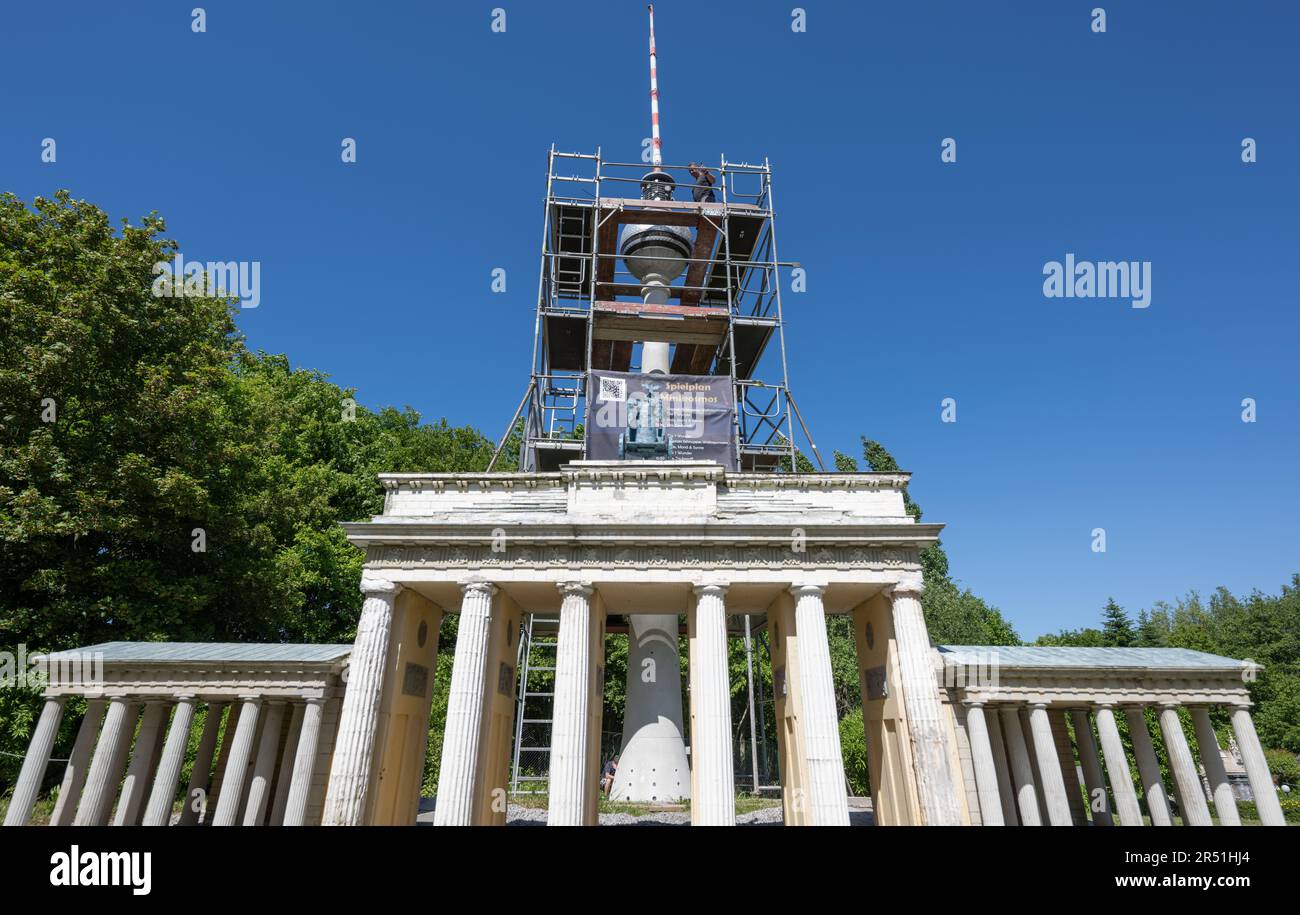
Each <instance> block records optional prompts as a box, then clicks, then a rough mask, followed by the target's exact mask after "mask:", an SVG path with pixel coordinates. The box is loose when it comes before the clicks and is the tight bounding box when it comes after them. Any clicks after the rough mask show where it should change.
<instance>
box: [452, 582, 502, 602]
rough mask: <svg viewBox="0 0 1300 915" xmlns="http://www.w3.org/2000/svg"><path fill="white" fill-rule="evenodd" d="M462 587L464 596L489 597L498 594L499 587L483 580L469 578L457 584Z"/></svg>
mask: <svg viewBox="0 0 1300 915" xmlns="http://www.w3.org/2000/svg"><path fill="white" fill-rule="evenodd" d="M457 584H459V585H460V590H461V593H462V594H465V595H467V596H468V595H470V594H485V595H487V596H488V597H491V596H492V595H494V594H496V593H497V590H498V588H497V586H496V585H494V584H492V582H490V581H487V580H486V579H483V578H467V579H465V580H464V581H461V582H457Z"/></svg>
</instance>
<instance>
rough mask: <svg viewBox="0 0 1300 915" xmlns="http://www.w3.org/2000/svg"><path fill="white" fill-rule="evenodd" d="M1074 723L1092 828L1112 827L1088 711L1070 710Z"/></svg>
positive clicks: (1108, 796)
mask: <svg viewBox="0 0 1300 915" xmlns="http://www.w3.org/2000/svg"><path fill="white" fill-rule="evenodd" d="M1070 718H1071V720H1072V721H1073V722H1074V742H1075V744H1077V745H1078V747H1079V763H1080V764H1081V765H1082V766H1083V782H1084V786H1085V787H1086V788H1087V789H1088V813H1089V815H1090V816H1091V817H1092V824H1093V825H1094V826H1113V825H1114V820H1113V819H1112V818H1111V815H1110V795H1108V794H1107V793H1106V778H1105V776H1103V775H1102V774H1101V761H1100V760H1099V759H1098V758H1097V743H1096V741H1094V740H1093V737H1092V722H1090V721H1089V720H1088V710H1087V709H1082V708H1073V709H1070Z"/></svg>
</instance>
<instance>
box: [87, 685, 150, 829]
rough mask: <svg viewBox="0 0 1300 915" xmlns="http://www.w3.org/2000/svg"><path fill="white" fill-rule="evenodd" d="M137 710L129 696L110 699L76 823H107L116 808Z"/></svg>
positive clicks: (88, 824) (91, 824)
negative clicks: (114, 806)
mask: <svg viewBox="0 0 1300 915" xmlns="http://www.w3.org/2000/svg"><path fill="white" fill-rule="evenodd" d="M138 714H139V706H137V705H136V704H135V703H133V702H131V701H130V700H129V699H126V698H123V697H116V698H114V699H112V700H110V701H109V703H108V713H107V714H106V715H105V716H104V726H103V728H101V729H100V732H99V743H98V744H96V746H95V756H94V758H93V759H91V761H90V772H89V773H88V774H87V775H86V787H85V789H84V790H83V791H82V793H81V803H80V804H78V805H77V816H76V818H75V819H74V820H73V825H74V826H104V825H107V823H108V816H109V814H110V813H112V812H113V800H114V799H115V798H116V797H117V786H118V783H119V782H121V780H122V771H123V770H124V769H125V768H126V753H127V750H128V749H129V748H130V746H131V738H132V737H133V736H134V734H135V721H136V716H137V715H138Z"/></svg>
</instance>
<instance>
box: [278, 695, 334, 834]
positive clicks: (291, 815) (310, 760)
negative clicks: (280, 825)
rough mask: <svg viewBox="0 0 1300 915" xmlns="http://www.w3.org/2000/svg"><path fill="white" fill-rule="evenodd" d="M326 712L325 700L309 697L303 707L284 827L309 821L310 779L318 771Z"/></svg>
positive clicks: (286, 803) (285, 807)
mask: <svg viewBox="0 0 1300 915" xmlns="http://www.w3.org/2000/svg"><path fill="white" fill-rule="evenodd" d="M324 714H325V700H324V699H308V700H307V704H306V707H305V708H304V709H303V715H302V730H301V731H299V732H298V747H297V749H296V750H295V751H294V755H293V780H292V781H291V782H290V783H289V799H288V800H287V801H285V805H284V825H285V826H302V825H305V823H306V821H307V798H308V796H309V795H310V794H311V780H312V776H313V775H314V774H315V771H316V751H317V749H318V747H319V744H320V724H321V719H322V718H323V717H324Z"/></svg>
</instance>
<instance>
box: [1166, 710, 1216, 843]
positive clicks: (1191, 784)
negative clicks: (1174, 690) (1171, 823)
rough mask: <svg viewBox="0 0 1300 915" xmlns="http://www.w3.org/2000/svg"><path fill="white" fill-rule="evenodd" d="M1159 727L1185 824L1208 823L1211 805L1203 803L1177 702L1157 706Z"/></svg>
mask: <svg viewBox="0 0 1300 915" xmlns="http://www.w3.org/2000/svg"><path fill="white" fill-rule="evenodd" d="M1160 731H1161V733H1163V734H1164V736H1165V751H1166V752H1167V753H1168V754H1169V768H1170V770H1171V771H1172V772H1173V775H1174V781H1175V783H1177V785H1178V799H1179V801H1181V802H1182V805H1183V823H1185V824H1186V825H1188V826H1210V825H1213V824H1212V822H1211V820H1210V808H1209V807H1208V806H1206V803H1205V791H1204V790H1203V789H1202V788H1201V776H1200V774H1199V773H1198V772H1197V771H1196V763H1195V761H1194V760H1193V759H1192V751H1191V748H1190V747H1188V746H1187V735H1185V734H1184V733H1183V723H1182V722H1181V721H1179V720H1178V706H1177V705H1173V704H1170V703H1166V704H1164V705H1162V706H1160Z"/></svg>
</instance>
